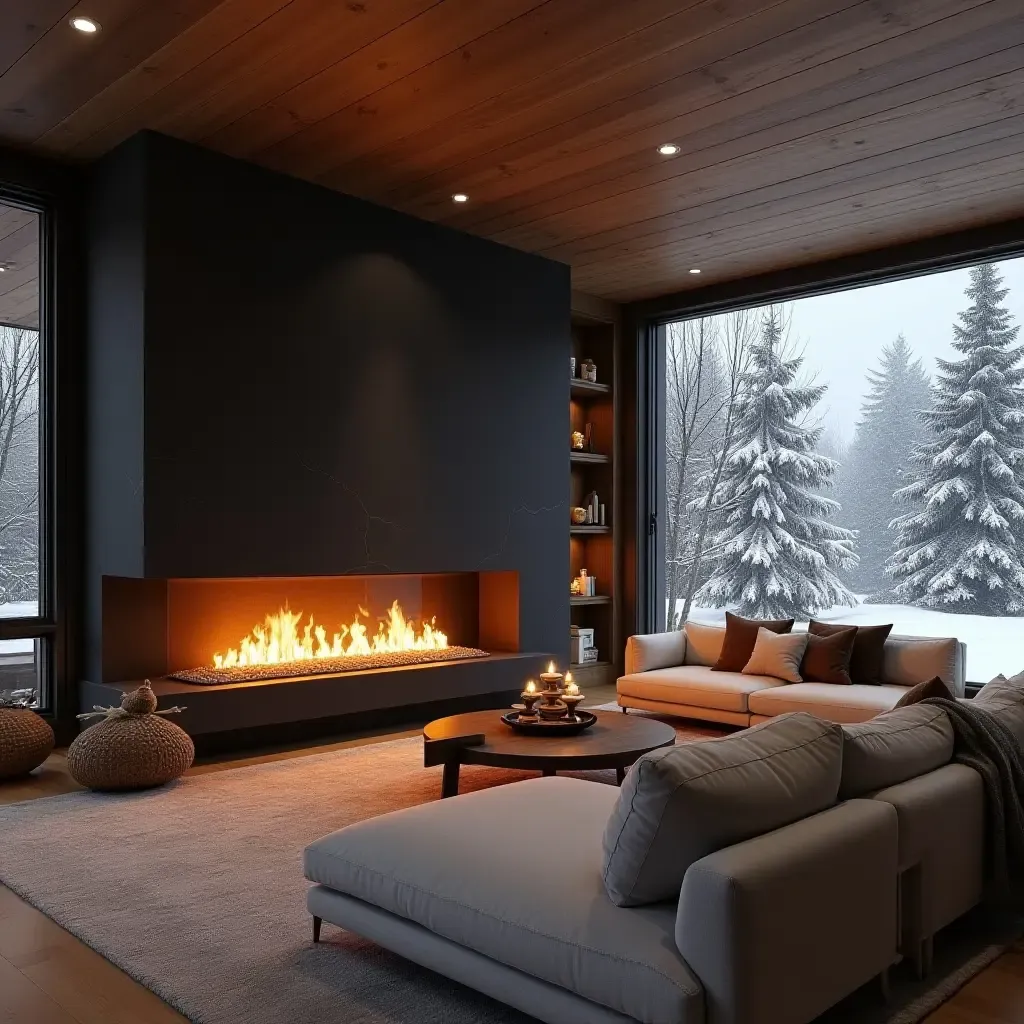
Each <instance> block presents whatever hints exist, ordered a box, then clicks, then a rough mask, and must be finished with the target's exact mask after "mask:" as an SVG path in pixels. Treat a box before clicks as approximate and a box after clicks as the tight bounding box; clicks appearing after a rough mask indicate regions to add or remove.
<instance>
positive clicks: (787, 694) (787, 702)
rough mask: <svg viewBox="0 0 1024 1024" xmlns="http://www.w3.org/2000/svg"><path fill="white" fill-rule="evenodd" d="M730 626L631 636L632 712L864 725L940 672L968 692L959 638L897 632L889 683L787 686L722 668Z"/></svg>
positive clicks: (887, 660) (628, 699)
mask: <svg viewBox="0 0 1024 1024" xmlns="http://www.w3.org/2000/svg"><path fill="white" fill-rule="evenodd" d="M724 640H725V628H724V627H722V626H708V625H703V624H701V623H696V622H687V623H686V626H685V627H684V628H683V629H680V630H674V631H672V632H668V633H651V634H647V635H644V636H631V637H630V638H629V640H628V641H627V643H626V664H625V669H626V671H625V674H623V675H622V676H620V677H619V680H618V684H617V686H616V689H617V692H618V702H619V705H620V707H622V708H623V709H624V710H625V709H629V708H638V709H643V710H645V711H658V712H661V713H663V714H670V715H679V716H681V717H684V718H698V719H702V720H704V721H708V722H723V723H727V724H729V725H755V724H757V723H758V722H763V721H765V719H768V718H773V717H775V716H776V715H781V714H784V713H786V712H788V711H807V712H809V713H811V714H813V715H817V716H818V717H819V718H825V719H828V720H829V721H832V722H840V723H851V722H863V721H866V720H867V719H869V718H873V717H874V716H875V715H877V714H880V713H881V712H883V711H888V710H889V709H890V708H892V707H894V706H895V704H896V703H897V701H898V700H899V699H900V697H902V696H903V694H904V693H906V692H907V688H908V687H910V686H914V685H915V684H916V683H920V682H923V681H924V680H926V679H931V678H932V677H933V676H939V677H941V678H942V680H943V681H944V682H945V683H946V685H947V686H949V687H950V689H951V690H952V691H953V692H954V693H955V694H956V695H957V696H960V697H962V696H963V695H964V664H965V657H966V654H965V649H964V645H963V644H962V643H960V642H959V641H958V640H956V639H954V638H945V639H943V638H933V637H913V636H890V637H889V638H888V639H887V640H886V642H885V651H884V665H883V672H882V679H883V683H882V685H881V686H874V685H871V686H867V685H859V684H856V683H855V684H853V685H852V686H840V685H833V684H830V683H784V682H783V681H782V680H781V679H775V678H773V677H771V676H751V675H743V674H742V673H739V672H715V671H714V670H713V669H712V668H711V666H712V665H713V664H714V663H715V662H716V661H717V660H718V656H719V654H721V652H722V644H723V642H724Z"/></svg>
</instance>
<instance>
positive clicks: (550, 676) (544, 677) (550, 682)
mask: <svg viewBox="0 0 1024 1024" xmlns="http://www.w3.org/2000/svg"><path fill="white" fill-rule="evenodd" d="M564 678H565V677H564V676H563V675H562V673H561V672H556V671H555V663H554V662H551V663H550V664H549V665H548V670H547V672H541V674H540V681H541V682H542V683H544V692H545V693H550V692H552V691H554V692H555V693H561V692H562V680H563V679H564Z"/></svg>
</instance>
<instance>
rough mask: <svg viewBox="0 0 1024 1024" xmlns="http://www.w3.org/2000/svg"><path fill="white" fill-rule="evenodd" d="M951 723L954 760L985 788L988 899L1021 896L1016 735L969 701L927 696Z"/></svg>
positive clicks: (1021, 758)
mask: <svg viewBox="0 0 1024 1024" xmlns="http://www.w3.org/2000/svg"><path fill="white" fill-rule="evenodd" d="M921 703H922V704H936V705H938V706H939V707H941V708H942V709H943V710H944V711H945V712H946V713H947V714H948V715H949V718H950V721H951V722H952V723H953V731H954V733H955V737H956V740H955V747H954V752H953V760H954V761H957V762H958V763H959V764H965V765H967V766H968V767H969V768H973V769H974V770H975V771H976V772H977V773H978V774H979V775H980V776H981V778H982V782H983V783H984V785H985V804H986V812H987V813H986V817H987V821H988V844H989V866H988V871H989V877H988V885H989V896H990V898H994V899H1005V898H1007V897H1012V896H1017V897H1020V896H1021V894H1022V892H1024V750H1022V749H1021V746H1020V744H1019V743H1018V742H1017V738H1016V737H1015V736H1014V734H1013V733H1012V732H1011V731H1010V730H1009V729H1008V728H1007V727H1006V726H1005V725H1004V724H1003V723H1002V722H1001V721H1000V720H999V718H998V715H997V714H995V713H993V712H990V711H986V710H985V709H984V707H980V706H977V705H975V704H974V702H973V701H956V700H948V699H947V698H945V697H929V698H928V699H927V700H923V701H922V702H921Z"/></svg>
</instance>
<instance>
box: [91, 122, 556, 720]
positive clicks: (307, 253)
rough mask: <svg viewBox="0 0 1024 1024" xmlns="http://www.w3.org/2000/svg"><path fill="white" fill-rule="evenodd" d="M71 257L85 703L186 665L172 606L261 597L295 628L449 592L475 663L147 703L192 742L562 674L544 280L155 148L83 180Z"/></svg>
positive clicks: (227, 167) (367, 215)
mask: <svg viewBox="0 0 1024 1024" xmlns="http://www.w3.org/2000/svg"><path fill="white" fill-rule="evenodd" d="M87 238H88V246H89V251H88V254H87V256H88V296H87V298H88V323H89V331H88V349H87V371H88V374H87V376H88V424H87V427H88V430H87V456H88V467H87V469H88V471H87V491H88V514H87V522H86V531H85V532H86V573H87V576H86V582H87V600H86V669H87V671H86V680H85V681H83V684H82V687H81V702H82V704H83V705H86V706H88V705H91V704H93V703H108V702H110V700H112V699H115V698H116V696H117V695H118V693H119V692H120V690H122V689H123V688H124V687H126V686H128V685H131V684H132V683H134V682H135V681H136V680H138V679H139V678H142V677H145V676H147V675H149V676H163V675H165V674H166V673H167V672H169V671H173V670H174V668H175V667H180V666H178V665H177V660H180V659H179V653H178V652H180V651H181V649H182V645H183V644H184V645H185V646H186V647H187V646H188V644H190V643H193V644H194V647H193V649H194V650H195V651H199V649H200V648H201V647H203V648H204V649H205V647H204V645H205V646H208V644H207V640H208V639H209V638H208V637H204V636H203V635H202V629H203V628H207V627H201V626H200V624H199V622H200V620H199V618H196V619H195V620H194V621H193V622H192V626H191V627H190V628H189V629H186V630H185V631H184V632H181V627H182V622H183V621H184V620H183V619H182V618H181V616H180V614H179V615H178V618H175V617H174V616H175V614H177V613H176V612H175V609H177V610H178V613H180V611H181V609H182V608H190V607H192V608H198V607H200V606H201V605H202V602H203V601H214V596H215V595H217V594H220V595H221V596H223V595H225V594H227V593H228V592H233V593H234V595H235V597H237V596H238V595H239V594H242V593H249V594H250V595H251V594H252V593H253V591H254V588H255V591H257V592H259V590H260V588H261V587H263V588H266V587H268V586H269V587H270V588H271V589H272V590H274V593H276V594H280V596H281V597H282V598H283V599H285V600H287V601H288V602H289V603H290V604H291V607H293V608H296V609H302V610H306V609H304V608H303V605H304V604H305V603H308V602H309V601H310V600H311V597H310V596H309V595H310V594H311V593H313V591H316V590H317V588H318V587H327V588H328V589H330V587H332V586H333V587H335V588H336V589H338V588H340V589H339V590H338V592H339V593H340V592H342V591H346V590H347V589H348V590H350V589H351V588H352V587H356V588H359V587H364V588H366V587H369V588H370V589H371V590H372V591H373V593H374V594H378V593H379V594H381V595H383V593H385V592H387V591H389V590H390V589H395V588H397V589H398V590H402V589H403V588H405V590H406V591H409V588H412V590H413V591H415V590H416V588H417V587H418V588H420V589H419V591H417V592H418V593H421V594H426V593H427V592H428V591H430V588H431V587H433V588H434V589H435V592H438V591H437V588H438V587H440V588H441V589H442V590H443V589H444V588H445V587H447V588H449V590H450V591H451V593H455V592H458V593H461V594H462V595H463V597H464V598H465V597H466V595H471V596H472V600H469V603H468V604H458V602H456V603H457V604H458V607H457V608H455V609H454V611H453V612H451V614H453V615H454V618H455V620H457V622H458V623H459V624H458V626H452V627H451V629H450V630H449V631H452V630H454V631H456V632H460V633H461V634H462V636H464V637H465V640H462V639H460V641H459V642H465V643H467V644H468V645H472V642H473V641H476V642H477V643H478V644H479V646H481V647H483V648H485V649H486V650H488V651H489V652H490V653H491V657H489V658H487V659H482V660H475V661H467V662H465V663H463V664H458V663H456V664H452V665H448V664H445V665H429V666H424V667H413V668H405V669H402V670H399V671H396V672H394V673H391V674H392V675H396V676H402V677H403V679H402V680H401V681H396V680H394V679H392V680H389V681H388V684H387V685H384V684H383V681H381V685H379V686H372V685H365V686H363V685H359V686H356V685H353V684H352V683H351V680H352V678H354V677H352V676H349V677H348V682H345V681H343V679H342V677H339V678H338V679H334V680H324V679H323V678H321V677H312V681H311V680H307V681H305V682H292V683H290V684H287V685H283V686H282V685H272V684H271V685H268V684H265V683H253V684H245V685H238V686H235V687H234V688H231V687H204V688H199V687H195V688H194V689H197V690H198V689H204V690H207V691H210V692H209V693H206V694H205V695H203V694H198V693H191V692H189V693H187V694H186V695H185V696H183V695H182V693H181V692H180V691H174V692H172V690H173V684H171V683H166V682H165V683H161V684H159V686H158V689H159V688H161V687H162V688H163V690H162V692H163V696H164V697H166V698H167V700H168V701H171V700H173V702H174V703H180V704H188V705H190V711H189V712H187V713H186V716H187V717H186V716H182V724H184V725H186V727H188V728H189V729H190V731H192V732H193V733H204V732H206V733H223V732H230V731H233V730H238V729H248V728H255V727H267V728H273V726H274V725H275V724H277V723H285V722H297V721H302V720H315V719H325V720H326V719H328V718H332V717H336V716H338V715H341V714H347V713H356V712H359V713H361V714H364V715H367V714H368V715H371V716H372V714H373V712H374V710H375V709H377V710H380V711H383V710H385V709H388V708H393V707H395V706H396V705H400V704H417V705H418V704H421V703H423V702H424V701H427V702H432V701H451V700H453V699H456V700H457V699H466V698H473V697H475V698H481V699H482V698H483V696H485V695H487V694H490V695H492V696H493V695H494V694H498V693H507V692H511V691H512V690H514V689H515V688H516V687H518V686H519V685H520V684H521V682H522V681H523V680H524V679H525V678H526V677H527V676H528V675H530V674H531V673H534V672H535V671H536V670H537V669H538V668H539V667H540V665H541V663H542V661H544V660H546V659H547V658H549V657H554V658H557V659H559V660H564V659H565V657H566V654H567V648H568V632H569V630H568V626H569V621H568V608H567V602H566V601H565V589H566V586H567V580H568V575H569V565H568V545H567V544H566V543H565V537H566V523H567V520H568V494H567V482H566V481H567V473H566V471H565V467H566V439H567V437H568V432H569V423H568V411H567V410H568V403H567V401H566V392H567V385H566V376H567V366H568V357H569V351H570V340H569V306H570V301H569V274H568V269H567V268H566V267H564V266H563V265H561V264H558V263H554V262H552V261H549V260H545V259H542V258H539V257H536V256H532V255H528V254H525V253H521V252H518V251H516V250H513V249H509V248H506V247H504V246H500V245H497V244H495V243H491V242H488V241H485V240H482V239H478V238H473V237H471V236H468V235H464V234H461V233H459V232H456V231H453V230H450V229H447V228H444V227H441V226H438V225H434V224H429V223H425V222H423V221H419V220H417V219H415V218H412V217H408V216H405V215H402V214H399V213H396V212H393V211H391V210H387V209H384V208H381V207H377V206H374V205H373V204H370V203H367V202H363V201H361V200H358V199H354V198H351V197H349V196H344V195H341V194H339V193H336V192H333V191H330V190H327V189H324V188H320V187H318V186H315V185H311V184H308V183H305V182H300V181H297V180H295V179H291V178H288V177H285V176H283V175H279V174H275V173H273V172H270V171H267V170H264V169H262V168H258V167H255V166H253V165H250V164H247V163H244V162H241V161H237V160H232V159H229V158H226V157H223V156H220V155H217V154H213V153H210V152H207V151H205V150H202V149H200V148H198V147H195V146H191V145H187V144H185V143H181V142H178V141H175V140H172V139H169V138H166V137H164V136H161V135H157V134H153V133H143V134H141V135H139V136H136V137H135V138H133V139H130V140H129V141H128V142H126V143H124V144H123V145H122V146H120V147H119V148H118V149H116V150H115V151H114V152H112V153H111V154H109V155H108V156H107V157H105V158H104V159H103V160H102V161H100V162H99V163H98V164H97V165H95V167H94V168H93V171H92V181H91V190H90V200H89V222H88V230H87ZM332 580H333V581H335V582H334V583H323V582H322V581H332ZM381 580H383V581H384V585H383V589H381V585H380V581H381ZM268 581H269V582H268ZM317 581H321V582H317ZM339 581H340V582H339ZM345 581H348V582H345ZM233 588H234V589H233ZM275 588H276V589H275ZM460 588H461V589H460ZM510 595H512V596H510ZM395 596H396V597H399V598H400V599H401V594H399V593H396V594H395ZM467 600H468V599H467ZM265 603H266V602H265V601H263V600H262V599H261V600H259V601H257V602H256V604H258V605H259V606H260V611H259V614H258V615H256V616H255V617H254V618H252V621H249V622H248V623H247V625H246V626H245V628H244V629H243V630H242V632H241V633H239V634H238V635H237V636H233V637H232V638H231V642H232V643H235V642H237V640H238V639H239V638H240V636H241V635H244V633H245V632H246V631H247V630H248V629H249V628H250V627H251V626H252V625H254V624H255V623H256V622H258V621H259V620H260V619H261V618H262V616H263V615H264V614H265V613H267V612H271V611H275V610H276V607H264V606H263V605H264V604H265ZM404 603H405V601H404V599H403V604H404ZM496 603H497V604H500V605H501V606H502V607H503V613H502V615H500V616H495V615H493V614H492V610H493V609H492V605H494V606H496ZM256 604H254V605H253V606H252V607H255V606H256ZM204 607H205V606H204ZM511 609H514V614H512V612H511ZM251 610H252V609H251V608H248V609H247V614H248V611H251ZM309 610H312V609H309ZM420 611H421V612H422V613H423V614H431V615H433V614H438V612H436V611H434V610H433V609H431V608H429V607H427V605H426V604H424V605H423V607H422V608H421V609H420ZM339 614H341V613H339ZM374 614H375V615H376V614H378V612H377V611H375V612H374ZM414 614H415V613H414ZM438 617H439V623H440V624H442V625H444V623H443V621H442V616H441V615H439V616H438ZM186 618H187V616H186ZM214 618H215V616H212V617H210V616H207V617H206V619H205V620H204V621H207V626H208V625H209V622H212V621H213V619H214ZM499 620H502V621H505V622H513V623H514V629H512V628H511V627H506V628H505V630H504V632H501V631H498V632H495V629H496V626H495V623H496V622H497V621H499ZM211 628H212V627H211ZM232 628H234V625H233V626H232ZM474 629H475V630H476V632H475V633H474V632H473V631H474ZM484 641H486V642H484ZM189 657H191V654H189ZM371 674H372V673H371ZM371 674H367V675H371ZM406 677H407V678H406ZM414 677H416V678H414ZM317 679H319V683H318V682H316V681H315V680H317ZM424 680H426V681H424ZM365 681H367V680H364V682H365ZM328 682H333V683H335V684H337V685H335V686H334V687H333V691H332V690H331V688H330V687H327V686H325V684H326V683H328ZM178 685H179V686H185V685H187V684H178ZM224 690H229V691H233V695H232V693H224V692H223V691H224ZM243 691H249V696H243V695H242V694H243ZM257 691H261V692H262V694H261V695H260V696H258V697H257V696H253V694H255V693H256V692H257ZM279 691H280V692H279ZM321 691H323V693H328V692H331V694H332V695H331V696H330V697H329V698H323V697H322V696H320V693H321ZM270 693H276V694H278V696H275V697H273V698H271V697H270V696H268V694H270ZM345 693H347V694H348V697H343V696H341V695H343V694H345ZM357 693H358V694H361V696H360V697H359V698H358V699H357V698H356V697H355V696H353V695H354V694H357ZM314 694H316V695H315V696H314ZM374 694H376V696H374ZM218 695H219V696H218ZM218 702H219V703H218ZM214 705H216V707H214ZM204 706H205V710H204ZM247 708H248V710H247Z"/></svg>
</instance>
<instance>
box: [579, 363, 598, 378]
mask: <svg viewBox="0 0 1024 1024" xmlns="http://www.w3.org/2000/svg"><path fill="white" fill-rule="evenodd" d="M580 380H585V381H589V382H590V383H591V384H596V383H597V364H596V363H595V362H594V360H593V359H584V360H583V362H582V363H580Z"/></svg>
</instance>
